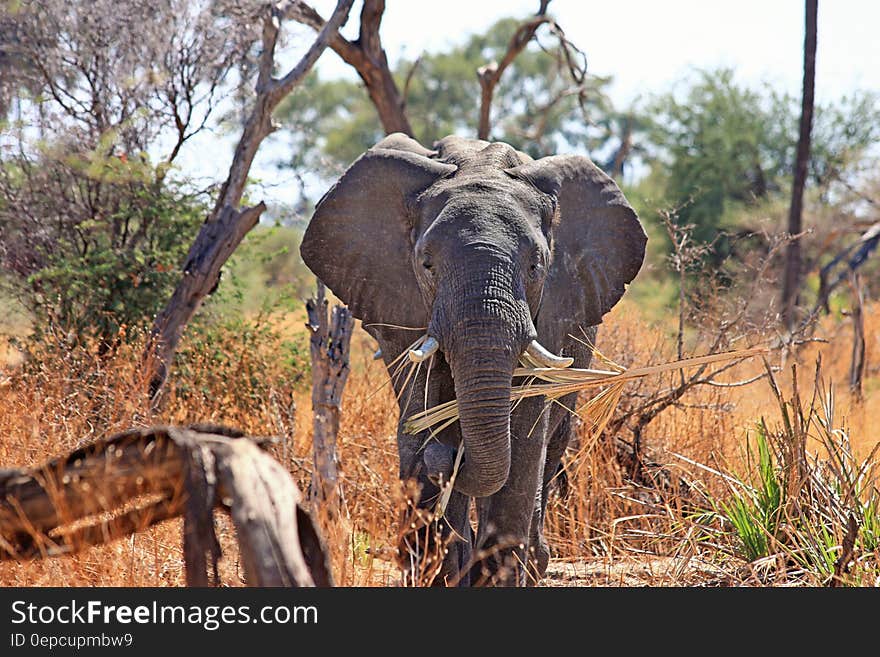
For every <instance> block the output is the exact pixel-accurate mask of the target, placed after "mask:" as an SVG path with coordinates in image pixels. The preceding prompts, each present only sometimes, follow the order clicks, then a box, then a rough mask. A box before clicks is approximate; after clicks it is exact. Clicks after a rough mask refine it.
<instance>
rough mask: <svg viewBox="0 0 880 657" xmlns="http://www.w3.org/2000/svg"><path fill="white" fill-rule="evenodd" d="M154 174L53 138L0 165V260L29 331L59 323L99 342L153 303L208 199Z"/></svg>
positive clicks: (142, 163) (160, 298)
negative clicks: (25, 311)
mask: <svg viewBox="0 0 880 657" xmlns="http://www.w3.org/2000/svg"><path fill="white" fill-rule="evenodd" d="M154 175H155V171H154V169H153V167H152V166H151V165H150V164H149V162H147V161H146V160H142V159H141V158H134V159H133V160H129V159H128V158H127V157H125V156H110V157H107V156H102V155H100V154H98V153H95V152H90V153H87V154H73V153H72V149H71V148H68V147H63V146H60V145H59V146H58V147H55V148H48V147H46V148H44V149H43V150H42V151H41V152H40V153H39V155H37V156H34V157H33V158H32V159H30V160H28V161H27V162H24V161H17V162H16V161H14V162H9V163H6V164H4V165H3V166H2V171H0V188H2V190H3V193H4V203H2V204H0V238H2V242H3V247H2V249H0V264H2V266H3V268H4V269H5V270H6V271H7V272H10V273H12V274H14V276H15V280H16V281H17V288H18V292H19V297H20V298H21V299H22V300H23V302H24V304H25V305H26V307H28V308H29V309H30V311H31V313H32V314H33V316H34V319H35V322H34V327H35V330H36V333H37V336H38V337H39V335H40V333H41V331H42V332H44V331H46V330H53V329H61V330H62V331H64V332H65V333H70V332H73V334H75V335H77V336H95V337H98V338H99V339H100V340H101V342H102V343H104V346H105V347H106V346H110V345H111V344H112V342H113V340H115V339H116V337H117V336H118V335H120V334H121V333H122V334H124V331H123V332H120V329H121V328H123V327H124V326H126V325H127V326H129V327H139V326H141V325H143V324H145V323H146V322H148V321H149V320H150V319H151V317H152V316H153V315H154V314H155V313H156V312H157V311H158V310H159V309H160V308H161V306H162V304H163V303H164V302H165V301H166V299H167V297H168V296H169V295H170V293H171V291H172V290H173V288H174V284H175V283H176V280H177V278H178V277H179V273H178V272H179V266H180V263H181V262H182V261H183V259H184V257H185V255H186V252H187V250H188V249H189V245H190V244H191V243H192V240H193V238H194V236H195V234H196V232H197V231H198V227H199V225H200V224H201V223H202V221H203V220H204V217H205V215H206V213H207V211H208V206H207V199H206V198H205V196H204V195H203V194H198V193H193V192H192V191H188V189H187V187H186V186H185V185H183V184H182V183H180V182H175V181H172V180H164V181H163V182H162V183H161V184H159V183H157V182H156V181H155V178H154ZM23 209H26V210H27V212H22V210H23Z"/></svg>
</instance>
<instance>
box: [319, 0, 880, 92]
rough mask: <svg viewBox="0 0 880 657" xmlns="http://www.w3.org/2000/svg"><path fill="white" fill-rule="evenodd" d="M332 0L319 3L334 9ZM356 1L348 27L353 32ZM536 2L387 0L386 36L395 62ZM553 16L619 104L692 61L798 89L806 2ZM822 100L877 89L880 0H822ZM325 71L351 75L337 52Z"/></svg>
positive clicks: (616, 1)
mask: <svg viewBox="0 0 880 657" xmlns="http://www.w3.org/2000/svg"><path fill="white" fill-rule="evenodd" d="M335 4H336V3H335V2H334V1H333V0H319V1H318V2H316V3H315V7H316V8H318V10H319V11H320V12H321V13H322V15H324V16H325V17H327V16H329V15H330V13H332V8H333V7H334V6H335ZM359 4H360V3H356V4H355V7H354V11H353V12H352V16H351V17H350V18H349V22H348V25H347V26H346V28H345V29H344V30H343V32H344V33H346V34H348V35H350V36H355V35H356V33H357V25H358V16H357V12H358V11H359ZM538 4H539V3H538V2H537V0H439V1H434V0H388V2H387V7H386V10H385V17H384V18H383V22H382V32H381V36H382V41H383V43H384V44H385V50H386V52H387V54H388V57H389V59H390V60H391V61H392V63H393V62H394V61H395V60H396V59H397V58H398V57H399V56H400V55H401V54H405V55H406V56H408V57H410V58H414V57H416V56H417V55H418V54H419V53H420V52H422V51H429V52H432V51H439V50H444V49H446V48H448V47H449V46H450V45H452V44H455V43H459V42H461V41H462V40H463V39H464V38H465V36H466V35H467V34H469V33H474V32H482V31H484V30H485V28H486V27H488V26H489V25H491V24H492V23H493V22H494V21H495V20H497V19H498V18H501V17H503V16H518V17H525V16H528V15H529V14H532V13H534V12H535V10H536V9H537V8H538ZM550 13H551V14H553V15H554V16H555V17H556V19H557V21H558V22H559V24H560V25H561V26H562V28H563V29H564V30H565V33H566V34H567V35H568V36H569V38H570V39H571V40H572V41H573V42H574V43H575V44H576V45H577V46H578V47H580V48H581V49H582V50H583V51H584V52H586V54H587V63H588V67H589V70H590V71H591V72H592V73H594V74H596V75H612V76H613V77H614V79H615V84H614V87H612V90H611V93H612V99H613V100H614V101H615V102H617V103H619V104H621V105H623V104H625V103H626V102H628V101H629V100H631V99H632V98H633V97H635V96H636V95H637V94H639V93H645V92H659V91H663V90H666V89H668V88H669V86H670V84H671V83H672V82H674V81H676V80H678V79H681V78H682V77H683V76H684V75H685V74H686V73H687V71H688V69H689V68H690V67H693V66H696V67H701V68H716V67H718V66H722V65H724V66H731V67H733V68H735V69H736V70H737V73H738V76H739V79H741V80H742V81H754V82H759V81H767V82H770V83H772V84H774V85H777V86H779V87H781V88H783V89H785V90H787V91H789V92H791V93H792V94H799V93H800V87H801V77H802V62H803V51H802V49H803V39H804V36H803V32H804V2H803V0H736V1H729V0H728V1H718V0H703V1H700V0H604V1H602V2H598V1H596V0H552V2H551V3H550ZM816 60H817V61H816V69H817V70H816V95H817V100H818V101H820V102H821V101H823V100H830V99H834V98H838V97H840V96H841V95H842V94H845V93H847V92H849V91H851V90H853V89H855V88H864V89H866V88H874V89H880V2H878V1H877V0H822V1H821V2H819V31H818V53H817V57H816ZM318 68H319V69H320V71H321V74H322V76H341V75H344V76H346V77H351V76H352V73H351V70H350V69H349V68H348V67H347V65H346V64H344V63H343V62H342V61H341V60H340V59H339V58H338V57H337V56H336V55H335V54H334V53H332V52H331V53H328V54H326V55H325V56H323V57H322V58H321V60H320V61H319V63H318Z"/></svg>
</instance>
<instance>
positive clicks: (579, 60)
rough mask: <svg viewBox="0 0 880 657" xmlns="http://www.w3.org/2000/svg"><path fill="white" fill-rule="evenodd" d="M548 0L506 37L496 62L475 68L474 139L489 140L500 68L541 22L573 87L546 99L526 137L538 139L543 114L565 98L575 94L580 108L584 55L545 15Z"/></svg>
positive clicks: (511, 59) (510, 61)
mask: <svg viewBox="0 0 880 657" xmlns="http://www.w3.org/2000/svg"><path fill="white" fill-rule="evenodd" d="M549 4H550V0H541V4H540V6H539V7H538V12H537V13H536V14H535V15H534V16H533V17H532V18H530V19H528V20H526V21H525V22H523V23H522V24H521V25H520V26H519V27H518V28H517V30H516V32H514V34H513V36H512V37H511V38H510V43H509V44H508V46H507V51H506V52H505V53H504V57H502V58H501V61H500V62H497V61H492V62H489V63H488V64H486V65H485V66H481V67H480V68H479V69H477V78H478V79H479V81H480V119H479V125H478V127H477V138H478V139H489V133H490V132H491V129H492V120H491V113H492V99H493V97H494V95H495V87H497V86H498V83H499V81H500V80H501V76H502V75H503V74H504V71H506V70H507V68H508V67H509V66H510V65H511V64H513V62H514V60H516V58H517V57H518V56H519V54H520V53H521V52H522V51H523V50H525V49H526V47H527V46H528V45H529V43H530V42H531V41H532V40H533V39H536V38H537V33H538V29H539V28H540V27H541V26H542V25H547V26H549V28H550V33H551V34H552V35H553V36H554V37H555V38H556V39H557V40H558V42H559V48H558V50H557V52H556V57H557V58H558V59H559V63H560V65H561V66H562V67H564V68H565V69H567V70H568V74H569V75H570V77H571V79H572V81H573V82H574V86H573V87H571V88H570V89H565V90H563V91H561V92H560V93H558V94H556V95H555V96H554V97H553V98H551V99H550V101H549V102H548V103H546V105H545V106H544V107H542V108H541V109H540V111H539V115H538V118H537V120H536V125H535V128H534V131H535V136H530V138H540V136H541V135H542V134H543V130H544V125H543V123H545V122H546V119H547V114H548V113H549V112H550V111H551V110H552V109H553V108H554V107H555V106H556V105H557V104H558V103H559V102H561V101H562V100H564V99H565V98H567V97H569V96H572V95H576V96H577V97H578V101H579V102H580V103H581V107H583V102H584V96H585V95H586V93H587V91H588V90H587V88H586V86H585V82H586V75H587V70H586V69H587V66H586V57H585V56H584V54H583V52H581V51H580V50H579V49H578V48H577V47H575V46H574V45H573V44H572V43H571V42H570V41H569V40H568V39H567V38H566V36H565V32H564V31H563V30H562V28H561V27H560V26H559V24H558V23H556V21H555V20H554V19H553V18H552V17H551V16H549V15H548V14H547V7H548V6H549Z"/></svg>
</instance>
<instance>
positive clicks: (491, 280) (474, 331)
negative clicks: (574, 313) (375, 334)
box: [429, 253, 535, 497]
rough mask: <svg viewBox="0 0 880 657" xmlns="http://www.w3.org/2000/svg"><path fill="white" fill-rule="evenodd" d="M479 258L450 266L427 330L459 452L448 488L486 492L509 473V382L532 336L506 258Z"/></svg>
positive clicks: (492, 490)
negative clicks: (453, 416) (439, 353)
mask: <svg viewBox="0 0 880 657" xmlns="http://www.w3.org/2000/svg"><path fill="white" fill-rule="evenodd" d="M481 255H482V257H481V258H480V257H475V258H473V259H472V261H476V262H478V263H480V264H482V265H483V266H482V267H480V268H479V269H478V268H474V269H470V270H469V271H457V272H455V273H454V274H451V275H450V276H449V278H447V279H446V286H444V289H442V290H441V291H440V292H439V293H438V298H437V302H435V305H434V315H433V318H432V322H431V326H430V327H429V333H431V334H432V335H437V337H438V338H439V343H440V345H441V347H442V349H443V351H444V354H445V356H446V360H447V361H448V362H449V366H450V368H451V371H452V376H453V380H454V383H455V396H456V399H457V400H458V411H459V423H460V428H461V436H462V440H463V442H464V460H463V462H462V466H461V469H460V470H459V472H458V474H457V475H456V479H455V488H456V490H458V491H459V492H461V493H463V494H465V495H469V496H472V497H486V496H489V495H492V494H493V493H495V492H497V491H498V490H499V489H500V488H501V487H502V486H504V484H505V483H506V482H507V477H508V475H509V473H510V439H511V438H510V388H511V383H512V378H513V370H514V367H515V366H516V364H517V360H518V358H519V356H520V354H521V353H523V351H524V350H525V349H526V347H527V345H528V344H529V343H530V342H531V341H532V340H533V339H534V338H535V329H534V325H533V324H532V320H531V316H530V313H529V308H528V304H527V303H526V300H525V295H524V291H523V290H522V288H521V286H519V285H518V284H517V282H516V276H515V275H514V271H513V269H512V267H511V266H510V263H509V260H504V259H503V258H498V257H493V256H494V254H492V253H488V254H486V253H483V254H481Z"/></svg>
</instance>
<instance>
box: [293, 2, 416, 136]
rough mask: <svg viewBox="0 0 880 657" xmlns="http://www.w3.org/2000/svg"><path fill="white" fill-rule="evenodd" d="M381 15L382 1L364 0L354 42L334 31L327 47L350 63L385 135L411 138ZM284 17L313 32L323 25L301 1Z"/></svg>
mask: <svg viewBox="0 0 880 657" xmlns="http://www.w3.org/2000/svg"><path fill="white" fill-rule="evenodd" d="M384 13H385V0H364V5H363V8H362V9H361V17H360V21H361V22H360V30H359V32H358V38H357V40H356V41H349V40H347V39H345V38H344V37H343V36H342V35H341V34H339V33H338V32H336V33H335V34H333V36H332V37H331V39H330V48H331V49H332V50H333V52H335V53H336V54H337V55H339V56H340V57H341V58H342V59H343V61H345V62H346V63H347V64H350V65H351V66H352V67H353V68H354V70H355V71H357V74H358V75H359V76H360V78H361V80H363V83H364V86H366V88H367V93H368V94H369V96H370V100H371V101H372V102H373V105H374V106H375V108H376V112H378V114H379V120H380V121H381V122H382V128H383V129H384V130H385V133H386V134H390V133H392V132H404V133H406V134H408V135H412V134H413V130H412V126H411V125H410V123H409V119H408V118H407V116H406V112H405V106H406V97H405V94H404V95H401V93H400V90H399V89H398V88H397V83H396V82H395V81H394V76H393V75H392V73H391V69H390V68H389V66H388V58H387V57H386V56H385V50H384V48H383V47H382V39H381V37H380V36H379V27H380V26H381V24H382V16H383V14H384ZM288 15H289V16H290V18H292V19H293V20H295V21H298V22H300V23H302V24H303V25H308V26H309V27H311V28H312V29H313V30H315V31H318V30H321V29H323V28H324V25H325V23H324V19H323V18H321V16H320V14H318V12H316V11H315V10H314V9H313V8H312V7H310V6H309V5H307V4H306V3H304V2H296V3H293V5H292V6H291V8H290V11H289V13H288Z"/></svg>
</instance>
